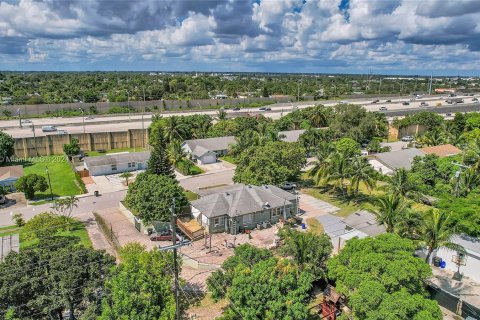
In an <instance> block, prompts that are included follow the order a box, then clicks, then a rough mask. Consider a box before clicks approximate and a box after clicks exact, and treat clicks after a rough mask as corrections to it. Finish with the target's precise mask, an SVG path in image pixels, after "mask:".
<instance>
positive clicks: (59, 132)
mask: <svg viewBox="0 0 480 320" xmlns="http://www.w3.org/2000/svg"><path fill="white" fill-rule="evenodd" d="M67 133H68V132H67V131H66V130H57V134H67Z"/></svg>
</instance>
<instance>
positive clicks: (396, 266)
mask: <svg viewBox="0 0 480 320" xmlns="http://www.w3.org/2000/svg"><path fill="white" fill-rule="evenodd" d="M414 250H415V245H414V243H413V242H412V241H411V240H408V239H403V238H400V237H399V236H398V235H395V234H383V235H380V236H377V237H376V238H370V237H369V238H365V239H357V238H354V239H352V240H349V241H348V242H347V245H346V246H345V248H343V250H342V251H341V252H340V254H338V255H337V256H335V257H333V258H331V259H330V260H329V261H327V267H328V277H329V278H330V279H331V280H334V281H335V283H336V289H337V291H339V292H341V293H343V294H344V295H345V296H346V297H347V298H348V299H349V306H350V307H351V308H352V310H353V313H354V315H355V317H356V318H357V319H379V320H380V319H392V320H393V319H396V320H402V319H404V320H409V319H418V320H420V319H422V320H423V319H424V320H428V319H431V320H434V319H435V320H436V319H441V318H442V314H441V311H440V308H439V307H438V304H437V302H436V301H434V300H430V299H429V298H428V294H427V292H426V290H425V286H424V283H423V281H424V280H425V279H427V278H428V277H430V276H431V275H432V271H431V269H430V266H429V265H428V264H427V263H425V262H424V261H423V260H421V259H419V258H417V257H414V255H413V253H414ZM394 306H402V307H401V308H398V307H394Z"/></svg>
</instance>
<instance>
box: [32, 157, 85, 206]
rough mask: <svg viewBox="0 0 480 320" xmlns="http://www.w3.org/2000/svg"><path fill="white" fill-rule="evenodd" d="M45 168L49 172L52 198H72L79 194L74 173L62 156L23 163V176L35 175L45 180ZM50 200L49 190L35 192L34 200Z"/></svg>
mask: <svg viewBox="0 0 480 320" xmlns="http://www.w3.org/2000/svg"><path fill="white" fill-rule="evenodd" d="M46 167H48V171H49V172H50V180H51V181H52V190H53V195H54V196H74V195H78V194H81V191H80V188H79V187H78V186H77V184H76V182H75V173H74V172H73V169H72V168H71V167H70V165H69V164H68V162H67V159H66V158H65V157H64V156H50V157H38V158H32V160H31V161H30V162H26V163H23V170H24V174H25V175H27V174H31V173H35V174H38V175H41V176H44V177H45V179H47V183H48V177H47V173H46ZM48 198H50V188H49V189H47V190H46V191H45V192H36V193H35V199H48Z"/></svg>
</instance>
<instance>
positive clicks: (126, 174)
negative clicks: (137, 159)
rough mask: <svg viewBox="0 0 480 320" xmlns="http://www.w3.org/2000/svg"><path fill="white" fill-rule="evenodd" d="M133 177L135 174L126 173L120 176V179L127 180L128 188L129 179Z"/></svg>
mask: <svg viewBox="0 0 480 320" xmlns="http://www.w3.org/2000/svg"><path fill="white" fill-rule="evenodd" d="M131 177H133V174H132V173H131V172H124V173H122V174H121V175H120V178H124V179H125V182H126V183H127V187H128V182H129V181H128V179H130V178H131Z"/></svg>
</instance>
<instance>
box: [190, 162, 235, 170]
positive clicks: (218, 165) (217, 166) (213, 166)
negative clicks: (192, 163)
mask: <svg viewBox="0 0 480 320" xmlns="http://www.w3.org/2000/svg"><path fill="white" fill-rule="evenodd" d="M197 166H198V167H199V168H200V169H202V170H203V171H205V172H219V171H224V170H229V169H232V168H235V165H234V164H231V163H230V162H227V161H223V160H219V161H217V162H215V163H209V164H197Z"/></svg>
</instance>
